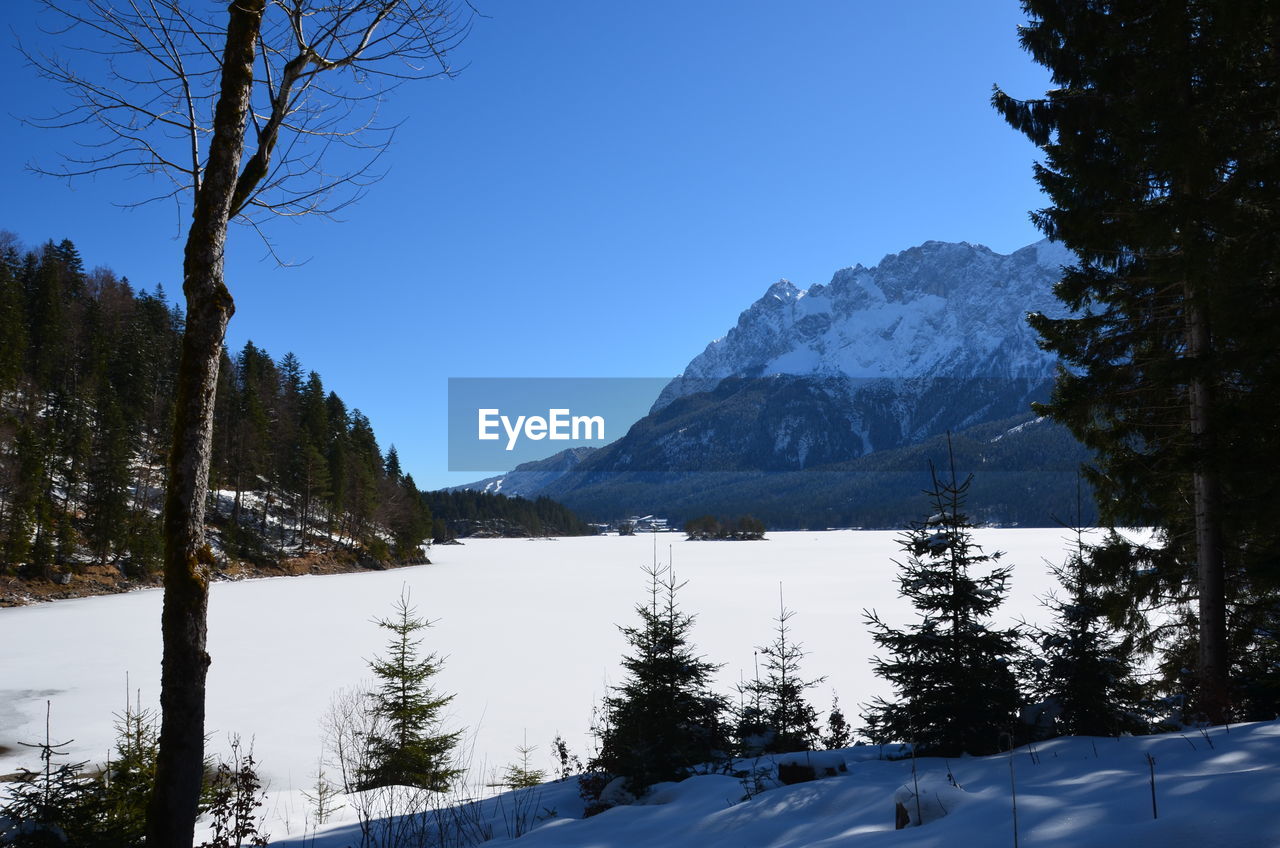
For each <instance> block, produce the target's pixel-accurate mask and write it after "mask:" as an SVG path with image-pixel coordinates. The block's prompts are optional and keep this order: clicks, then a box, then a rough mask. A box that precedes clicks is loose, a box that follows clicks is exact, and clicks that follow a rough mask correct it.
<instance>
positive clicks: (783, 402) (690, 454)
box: [468, 241, 1078, 526]
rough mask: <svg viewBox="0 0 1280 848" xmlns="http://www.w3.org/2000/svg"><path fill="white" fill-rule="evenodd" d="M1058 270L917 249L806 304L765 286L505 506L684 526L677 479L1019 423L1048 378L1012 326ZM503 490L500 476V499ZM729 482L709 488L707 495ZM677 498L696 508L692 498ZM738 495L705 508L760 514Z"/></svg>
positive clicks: (834, 459) (797, 292)
mask: <svg viewBox="0 0 1280 848" xmlns="http://www.w3.org/2000/svg"><path fill="white" fill-rule="evenodd" d="M1072 261H1073V260H1072V257H1071V255H1070V253H1069V252H1067V251H1066V250H1065V249H1063V248H1061V247H1060V246H1058V245H1055V244H1052V243H1050V242H1048V241H1042V242H1038V243H1036V244H1033V245H1030V246H1028V247H1024V248H1022V249H1021V250H1018V251H1015V252H1014V253H1012V254H1009V255H1002V254H999V253H996V252H994V251H992V250H991V249H989V248H987V247H984V246H982V245H974V244H968V243H963V242H962V243H945V242H937V241H930V242H926V243H925V244H922V245H920V246H918V247H913V248H911V249H909V250H905V251H902V252H901V253H895V254H891V255H889V256H886V257H885V258H884V259H883V260H881V262H880V263H879V264H877V265H876V266H874V267H871V268H867V267H863V266H862V265H855V266H853V267H851V268H845V269H842V270H840V271H837V272H836V273H835V275H834V276H833V277H832V279H831V281H830V282H829V283H827V284H826V285H815V286H812V287H811V288H809V289H807V290H806V289H799V288H797V287H795V286H794V285H792V284H791V283H790V282H788V281H786V280H781V281H779V282H777V283H774V284H773V285H772V286H770V287H769V288H768V290H767V291H766V292H765V293H764V295H763V296H762V297H761V298H760V299H758V300H757V301H756V302H755V303H753V304H752V305H751V306H750V307H749V308H748V309H746V310H745V311H744V312H743V313H742V314H741V315H740V317H739V318H738V322H737V325H736V326H734V327H733V328H732V329H731V330H730V331H729V332H728V334H727V335H725V336H724V337H723V338H721V339H717V340H716V341H713V342H712V343H711V344H709V345H708V346H707V348H706V349H705V350H704V351H703V352H702V353H701V354H699V355H698V356H696V357H695V358H694V359H693V360H692V361H691V362H690V363H689V365H688V366H687V367H686V368H685V370H684V373H682V374H681V375H680V376H679V377H676V378H675V379H673V380H672V381H671V382H670V383H668V384H667V385H666V387H665V388H664V389H663V390H662V392H661V393H660V395H659V397H658V398H657V399H656V400H655V402H654V404H653V406H652V408H651V409H650V412H649V414H648V415H647V416H645V417H644V418H642V419H641V420H640V421H638V422H636V424H635V425H633V426H632V427H631V429H630V430H629V431H628V432H627V434H626V435H624V436H623V437H622V438H621V439H619V440H617V441H616V442H613V443H612V444H610V445H607V446H605V447H603V448H600V449H599V450H597V451H595V452H594V453H592V454H590V455H589V456H585V457H582V458H581V461H580V462H578V463H577V464H576V466H574V468H573V470H572V471H571V472H568V473H559V474H557V475H556V476H555V477H554V479H552V478H550V477H549V478H547V479H546V480H545V482H544V481H543V480H542V479H536V480H535V479H530V480H528V481H522V482H531V483H534V484H535V485H534V486H533V487H532V489H530V488H529V487H527V486H523V485H522V486H521V487H520V488H521V492H520V493H521V494H526V495H531V494H535V493H540V494H548V495H550V496H551V497H553V498H556V499H557V500H560V501H561V502H563V503H565V504H566V505H568V506H570V507H571V508H573V509H577V510H579V511H583V510H585V511H586V512H588V513H591V512H598V511H599V510H598V509H596V507H599V506H600V505H602V504H606V503H612V502H614V501H615V500H616V498H614V495H615V494H618V493H625V494H626V502H627V504H629V505H630V506H632V507H634V508H636V509H648V510H650V511H652V510H662V509H671V508H673V507H672V504H673V503H674V502H676V501H679V502H680V503H682V504H684V506H682V507H681V509H682V510H685V509H686V508H687V510H689V511H692V510H696V509H697V508H698V506H697V504H694V503H692V502H690V503H687V504H686V503H685V501H688V500H689V499H688V498H687V497H685V496H686V495H688V494H689V492H690V491H691V483H690V481H689V479H688V478H689V476H690V473H691V472H708V471H715V472H741V473H744V474H749V475H750V474H759V473H762V472H774V473H776V472H796V471H808V470H811V469H822V468H827V467H829V466H832V467H834V466H839V465H841V464H844V463H848V462H850V461H852V460H857V459H858V458H860V457H869V455H871V454H877V455H879V454H881V453H882V452H894V451H900V450H901V449H903V448H907V447H909V446H913V445H919V444H922V443H924V442H925V441H927V440H930V439H933V438H935V437H939V436H941V435H942V434H945V433H948V432H961V431H968V430H970V429H972V428H974V427H978V426H979V425H984V426H985V425H986V424H987V423H989V422H1005V421H1012V423H1011V424H1009V425H1008V426H1014V425H1016V424H1018V423H1019V422H1020V421H1025V420H1028V419H1030V417H1031V413H1030V404H1031V402H1032V401H1035V400H1047V399H1048V395H1049V391H1050V387H1051V385H1052V380H1053V376H1054V371H1055V368H1056V367H1057V366H1056V362H1055V360H1054V358H1053V357H1052V356H1051V355H1049V354H1048V353H1046V352H1045V351H1043V350H1041V349H1040V347H1039V345H1038V344H1037V341H1036V334H1035V332H1034V331H1033V330H1032V329H1031V328H1030V327H1029V326H1028V324H1027V321H1026V315H1027V313H1028V312H1032V311H1043V312H1047V313H1050V314H1054V313H1058V314H1060V311H1061V309H1062V307H1061V305H1060V304H1059V303H1058V302H1057V301H1056V300H1055V299H1054V297H1053V294H1052V289H1053V285H1054V283H1055V282H1057V280H1058V279H1060V277H1061V269H1062V266H1063V265H1067V264H1071V263H1072ZM1020 416H1021V417H1020ZM1046 433H1048V431H1046ZM1035 435H1036V436H1037V437H1039V438H1042V439H1043V438H1044V437H1045V436H1044V434H1041V433H1039V432H1037V433H1036V434H1035ZM1049 440H1050V441H1053V442H1054V443H1055V444H1056V443H1057V442H1056V441H1054V440H1058V441H1062V442H1063V445H1061V446H1059V447H1060V450H1057V449H1056V450H1055V452H1061V453H1064V455H1065V454H1066V453H1071V452H1072V447H1073V445H1074V442H1073V441H1072V440H1071V439H1070V438H1069V437H1067V436H1063V437H1062V438H1061V439H1059V436H1058V434H1056V431H1055V433H1052V434H1050V435H1049ZM1001 449H1002V450H1005V451H1012V452H1013V454H1014V455H1016V454H1018V453H1019V451H1018V450H1017V448H1016V446H1014V447H1012V448H1011V447H1009V446H1007V445H1003V444H1002V445H1001ZM889 455H890V454H889V453H885V456H889ZM900 456H901V457H902V461H903V462H915V461H916V460H918V459H919V457H917V456H916V454H915V453H913V452H909V451H908V452H905V453H901V454H900ZM1049 459H1052V458H1049ZM983 461H985V460H983ZM1075 461H1078V460H1075V459H1074V458H1073V460H1072V464H1073V465H1074V462H1075ZM1059 464H1061V463H1059ZM556 465H557V471H560V470H561V469H562V468H563V464H562V463H556ZM877 467H879V466H877ZM922 467H923V466H922ZM880 470H882V471H884V470H895V471H906V470H919V469H906V468H896V467H895V468H887V467H886V468H882V469H880ZM1026 470H1028V471H1029V470H1030V469H1026ZM1058 470H1061V469H1058ZM522 476H528V477H531V478H532V477H533V476H534V475H522ZM810 479H812V480H813V481H817V480H818V479H819V478H817V477H812V478H810ZM495 482H496V481H494V480H490V481H482V483H490V485H493V484H494V483H495ZM511 482H514V475H513V479H512V480H510V481H504V483H503V490H504V491H507V485H506V484H507V483H511ZM739 482H740V481H736V480H735V481H734V484H733V485H730V484H729V482H728V481H727V480H725V479H724V478H720V482H718V483H717V484H716V486H715V487H714V488H715V489H716V490H717V493H716V494H717V496H718V495H720V494H727V490H729V489H732V488H733V486H734V485H738V483H739ZM793 482H794V483H795V486H796V487H797V488H795V489H792V490H791V491H792V496H793V499H794V498H801V499H807V498H808V496H809V495H811V494H812V495H815V496H816V493H817V489H815V488H814V485H816V482H815V484H814V485H809V484H806V483H804V482H803V480H798V481H793ZM480 485H481V484H473V485H472V486H470V487H468V488H477V487H480ZM1071 485H1074V483H1072V484H1071ZM693 489H696V490H697V491H702V492H704V493H705V494H704V497H703V498H702V499H703V500H706V499H709V498H711V497H712V495H711V493H710V492H709V491H708V489H707V487H706V486H701V487H697V486H695V487H693ZM535 490H536V491H535ZM747 490H749V491H750V492H754V493H756V494H755V495H750V496H747V495H744V496H743V497H742V498H735V499H733V501H734V502H733V503H731V504H730V503H720V502H719V501H717V502H716V508H717V509H719V510H721V511H725V510H730V511H734V510H736V511H741V512H751V511H753V509H758V508H761V507H762V506H763V504H762V503H755V501H758V500H760V497H759V494H760V492H762V491H763V489H762V486H761V484H760V483H759V482H758V481H756V480H755V479H754V478H750V479H748V480H747ZM747 490H744V491H747ZM810 490H812V491H810ZM677 495H679V496H680V497H677ZM682 498H683V500H682ZM841 498H842V503H843V502H844V501H845V500H848V498H845V497H844V496H843V495H842V496H841ZM694 500H698V498H694ZM738 500H744V502H743V503H740V504H739V503H737V501H738ZM814 506H815V507H817V506H822V505H821V504H814ZM708 507H710V501H708ZM790 520H793V521H795V520H796V519H795V518H792V519H790ZM855 520H856V518H855ZM800 526H805V525H804V524H803V523H801V524H800Z"/></svg>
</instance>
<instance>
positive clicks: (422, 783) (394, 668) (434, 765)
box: [357, 592, 462, 792]
mask: <svg viewBox="0 0 1280 848" xmlns="http://www.w3.org/2000/svg"><path fill="white" fill-rule="evenodd" d="M375 623H376V624H377V625H378V626H379V627H381V628H383V629H385V630H388V631H390V634H391V635H390V638H389V639H388V640H387V648H386V654H385V656H384V657H381V658H378V659H374V660H372V661H370V663H369V668H370V670H371V671H372V672H373V675H374V677H375V678H377V681H378V682H377V686H376V688H375V689H374V691H373V692H372V693H371V705H370V707H369V711H370V713H371V717H372V718H373V719H374V722H373V729H372V730H370V731H369V732H368V734H367V736H366V737H365V748H366V763H367V765H365V766H364V767H363V769H362V771H361V774H360V776H359V780H358V784H357V788H358V789H361V790H364V789H374V788H377V787H382V786H416V787H419V788H422V789H428V790H432V791H435V792H444V791H446V790H448V789H449V787H450V785H451V784H452V782H453V780H454V778H456V777H457V776H458V775H459V774H461V770H460V769H457V768H455V767H453V765H452V755H453V750H454V748H455V747H456V745H457V744H458V740H459V738H460V737H461V735H462V731H461V730H457V731H453V732H449V733H446V732H444V731H442V729H441V725H442V723H443V716H442V715H441V712H442V711H443V710H444V708H445V707H446V706H448V704H449V703H450V702H451V701H452V700H453V696H452V695H440V694H437V693H436V692H435V691H434V690H433V689H432V687H431V679H432V678H433V677H435V675H436V674H437V673H439V671H440V667H441V663H442V660H441V658H440V657H439V656H437V655H436V654H423V653H422V652H421V642H422V637H421V635H420V634H421V633H422V631H424V630H426V629H427V628H428V627H430V626H431V623H430V622H429V621H427V620H426V619H424V618H422V617H421V616H419V614H418V610H417V608H416V607H414V606H413V605H412V604H410V602H409V594H408V592H404V593H402V594H401V595H400V598H399V600H397V601H396V604H395V612H394V614H393V615H392V616H390V617H389V618H381V619H377V620H376V621H375Z"/></svg>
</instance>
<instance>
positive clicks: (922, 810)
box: [274, 721, 1280, 848]
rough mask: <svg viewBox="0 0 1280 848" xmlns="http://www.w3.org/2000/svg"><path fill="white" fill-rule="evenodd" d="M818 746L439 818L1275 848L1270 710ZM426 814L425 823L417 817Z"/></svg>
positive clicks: (907, 841)
mask: <svg viewBox="0 0 1280 848" xmlns="http://www.w3.org/2000/svg"><path fill="white" fill-rule="evenodd" d="M833 754H834V755H836V756H838V757H839V758H842V759H844V760H845V761H846V763H847V769H848V770H847V772H843V773H837V775H836V776H834V777H827V778H822V779H819V780H817V781H813V782H810V783H800V784H796V785H793V786H779V787H774V788H769V789H767V790H766V791H764V792H762V793H760V794H757V795H755V796H754V797H752V798H749V799H748V798H745V797H744V791H743V790H744V786H743V783H742V782H741V781H740V780H738V779H736V778H734V777H729V776H724V775H706V776H698V777H693V778H690V779H688V780H685V781H683V782H681V783H678V784H660V785H658V786H657V787H655V788H654V790H653V792H652V793H651V794H650V795H649V796H648V797H646V798H645V799H644V800H643V801H642V802H641V803H638V804H635V805H631V806H625V807H615V808H614V809H612V810H608V811H606V812H604V813H601V814H599V815H597V816H594V817H592V818H588V819H583V818H581V811H582V804H581V802H580V801H579V800H578V799H577V794H576V785H575V781H573V780H568V781H563V782H558V783H551V784H547V785H543V786H539V787H534V788H531V789H527V790H520V791H518V792H513V793H507V794H506V795H504V796H502V797H500V798H495V799H490V800H488V801H486V802H484V803H483V804H479V805H475V806H474V807H471V808H465V809H463V810H462V811H460V812H459V811H456V810H450V811H446V812H445V813H443V814H441V816H440V819H441V821H442V823H443V827H444V830H445V832H446V833H448V832H450V831H451V830H453V829H462V828H466V829H469V830H471V831H472V832H475V831H480V830H482V829H485V828H487V831H488V832H489V833H492V835H493V841H492V842H490V843H488V844H491V845H511V844H516V845H519V846H521V848H837V846H840V848H863V846H866V848H875V846H894V848H942V846H946V848H991V847H992V846H1000V848H1004V846H1022V848H1210V846H1212V848H1219V846H1221V848H1276V846H1277V845H1280V816H1278V815H1276V810H1277V808H1278V806H1280V721H1274V722H1266V723H1259V724H1248V725H1237V726H1235V727H1231V728H1221V727H1218V728H1211V729H1209V730H1207V731H1205V732H1203V733H1201V732H1188V733H1185V734H1179V733H1169V734H1162V735H1158V736H1142V737H1128V738H1122V739H1092V738H1062V739H1055V740H1051V741H1049V742H1042V743H1040V744H1038V745H1036V746H1034V748H1025V747H1024V748H1019V749H1017V750H1015V751H1013V752H1011V753H1009V754H1004V755H998V756H992V757H980V758H968V757H966V758H960V759H954V760H950V761H947V760H941V759H933V758H923V757H922V758H920V759H919V760H917V761H916V762H915V763H914V766H915V770H916V773H915V775H913V774H912V767H913V763H912V762H911V760H910V759H906V760H898V761H887V760H879V759H877V754H878V751H877V749H876V748H874V747H864V748H851V749H847V750H845V751H841V752H832V753H823V754H819V755H817V756H818V757H820V758H822V759H823V760H825V761H827V762H829V761H830V759H831V757H832V755H833ZM1148 756H1150V757H1151V758H1152V759H1153V760H1154V777H1155V803H1154V806H1153V803H1152V766H1151V763H1150V762H1149V761H1148ZM948 775H950V776H951V778H953V779H954V781H955V783H954V784H953V783H952V782H951V780H949V779H948ZM1015 795H1016V835H1015V806H1014V800H1015ZM895 798H898V799H902V800H903V801H904V802H905V803H904V806H905V808H906V811H907V813H908V815H909V816H910V817H911V819H912V821H913V823H914V822H917V821H919V820H920V819H921V818H922V819H923V821H924V822H925V823H924V825H923V826H919V827H909V828H907V829H904V830H901V831H897V830H895V829H894V824H895V816H894V813H895V807H894V802H895ZM916 798H919V801H920V804H919V807H917V805H916V803H915V800H916ZM553 813H554V814H553ZM433 824H434V822H433V821H432V820H431V819H428V820H427V825H428V828H429V829H431V826H432V825H433ZM520 832H523V833H524V835H523V836H520V838H519V841H518V842H514V841H513V840H512V839H511V836H512V835H513V834H516V833H520ZM274 844H276V845H278V846H280V848H284V846H293V848H304V846H305V848H344V846H348V845H359V844H360V829H359V827H358V826H357V825H355V824H353V823H345V824H332V825H329V826H327V827H324V828H321V829H320V831H319V832H318V833H311V832H309V833H308V834H306V836H305V838H304V837H301V836H300V837H297V838H293V839H280V840H278V841H277V842H275V843H274ZM409 844H413V843H409Z"/></svg>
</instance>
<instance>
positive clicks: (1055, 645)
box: [1031, 535, 1145, 736]
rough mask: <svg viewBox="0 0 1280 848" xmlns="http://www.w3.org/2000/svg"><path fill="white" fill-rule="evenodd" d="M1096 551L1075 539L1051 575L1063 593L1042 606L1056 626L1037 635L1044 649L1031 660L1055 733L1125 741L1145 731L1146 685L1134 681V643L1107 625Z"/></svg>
mask: <svg viewBox="0 0 1280 848" xmlns="http://www.w3.org/2000/svg"><path fill="white" fill-rule="evenodd" d="M1113 538H1114V535H1113ZM1095 550H1098V549H1091V548H1089V547H1087V546H1086V545H1085V544H1084V542H1083V539H1082V538H1080V537H1079V536H1077V541H1076V547H1075V550H1074V551H1073V552H1072V553H1071V555H1070V556H1069V558H1068V559H1067V561H1066V563H1065V564H1063V565H1061V566H1055V567H1054V569H1053V572H1054V575H1055V576H1056V577H1057V578H1058V582H1059V583H1060V584H1061V585H1062V589H1063V590H1064V592H1065V595H1064V596H1063V597H1058V596H1056V595H1050V596H1049V597H1047V598H1045V599H1044V601H1043V603H1044V605H1045V606H1046V607H1047V608H1048V609H1049V610H1050V611H1051V612H1052V613H1053V617H1054V620H1053V623H1052V624H1050V625H1049V626H1048V627H1042V628H1036V629H1035V630H1034V631H1033V632H1032V634H1031V635H1032V639H1033V640H1034V641H1035V642H1036V644H1037V645H1038V646H1039V648H1040V652H1039V653H1038V654H1037V655H1036V657H1035V658H1034V659H1033V661H1032V664H1033V666H1034V667H1035V668H1036V673H1035V674H1034V678H1035V681H1036V682H1035V683H1034V684H1033V688H1034V689H1035V694H1036V695H1037V696H1039V697H1040V698H1041V699H1042V702H1043V705H1044V707H1045V709H1046V711H1047V714H1048V715H1047V718H1050V719H1052V725H1051V729H1052V731H1053V732H1054V733H1056V734H1064V735H1067V734H1070V735H1076V736H1119V735H1120V734H1121V733H1125V732H1138V731H1141V730H1142V729H1143V728H1144V727H1145V722H1144V721H1143V720H1142V700H1143V698H1142V691H1141V686H1140V685H1139V683H1138V682H1137V680H1136V679H1135V677H1134V669H1133V665H1134V663H1133V658H1132V646H1133V644H1134V639H1133V637H1130V636H1124V637H1121V636H1117V634H1116V633H1115V631H1114V629H1113V627H1112V626H1111V624H1110V622H1109V621H1108V619H1107V616H1106V602H1105V600H1104V599H1103V598H1102V597H1101V595H1100V593H1099V591H1098V588H1097V586H1096V584H1095V581H1096V580H1098V579H1099V577H1100V576H1101V575H1100V574H1099V571H1100V569H1098V568H1097V566H1096V565H1095V563H1094V559H1093V553H1094V551H1095ZM1104 558H1105V557H1104Z"/></svg>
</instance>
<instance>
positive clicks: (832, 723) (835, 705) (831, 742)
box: [822, 694, 853, 751]
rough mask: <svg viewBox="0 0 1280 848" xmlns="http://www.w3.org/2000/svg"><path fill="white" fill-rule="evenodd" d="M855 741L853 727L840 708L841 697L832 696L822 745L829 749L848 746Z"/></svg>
mask: <svg viewBox="0 0 1280 848" xmlns="http://www.w3.org/2000/svg"><path fill="white" fill-rule="evenodd" d="M852 743H853V728H851V727H850V726H849V721H848V719H846V718H845V717H844V711H843V710H841V709H840V699H839V698H838V697H837V696H836V695H834V694H833V695H832V696H831V712H830V713H828V714H827V729H826V731H825V732H824V733H823V734H822V747H824V748H826V749H827V750H829V751H834V750H836V749H837V748H848V747H849V745H850V744H852Z"/></svg>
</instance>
